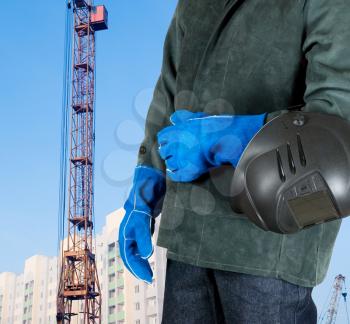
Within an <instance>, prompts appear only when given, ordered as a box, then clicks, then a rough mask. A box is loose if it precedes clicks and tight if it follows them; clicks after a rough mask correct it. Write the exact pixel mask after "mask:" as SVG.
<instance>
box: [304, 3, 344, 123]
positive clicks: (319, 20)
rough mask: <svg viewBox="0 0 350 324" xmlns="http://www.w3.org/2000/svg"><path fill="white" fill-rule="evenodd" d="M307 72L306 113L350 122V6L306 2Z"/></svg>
mask: <svg viewBox="0 0 350 324" xmlns="http://www.w3.org/2000/svg"><path fill="white" fill-rule="evenodd" d="M306 1H307V2H306V7H305V26H306V38H305V41H304V45H303V51H304V53H305V57H306V59H307V62H308V65H307V70H306V91H305V95H304V101H305V107H304V108H303V111H314V112H324V113H329V114H335V115H338V116H340V117H342V118H344V119H347V120H350V27H349V22H350V3H349V1H348V0H306Z"/></svg>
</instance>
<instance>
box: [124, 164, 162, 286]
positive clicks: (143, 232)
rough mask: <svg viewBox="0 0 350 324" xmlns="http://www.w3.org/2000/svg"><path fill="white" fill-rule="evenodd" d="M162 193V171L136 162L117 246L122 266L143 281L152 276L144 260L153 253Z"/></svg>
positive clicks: (148, 280) (149, 279) (147, 263)
mask: <svg viewBox="0 0 350 324" xmlns="http://www.w3.org/2000/svg"><path fill="white" fill-rule="evenodd" d="M164 194H165V177H164V175H163V173H162V172H161V171H160V170H156V169H154V168H151V167H147V166H141V165H140V166H137V167H136V169H135V174H134V181H133V187H132V189H131V192H130V194H129V197H128V199H127V201H126V202H125V204H124V209H125V215H124V218H123V220H122V222H121V224H120V227H119V249H120V256H121V258H122V260H123V262H124V265H125V267H126V268H127V269H128V270H129V271H130V272H131V273H132V274H133V275H134V276H135V277H136V278H138V279H141V280H144V281H145V282H147V283H152V277H153V272H152V269H151V267H150V265H149V262H148V261H147V260H148V259H149V258H150V256H151V255H152V254H153V244H152V234H153V227H154V218H155V217H156V216H158V215H159V213H160V211H161V205H162V202H163V198H164Z"/></svg>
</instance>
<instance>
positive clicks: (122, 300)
mask: <svg viewBox="0 0 350 324" xmlns="http://www.w3.org/2000/svg"><path fill="white" fill-rule="evenodd" d="M116 301H117V304H124V302H125V298H124V294H123V293H122V294H119V295H118V296H117V298H116Z"/></svg>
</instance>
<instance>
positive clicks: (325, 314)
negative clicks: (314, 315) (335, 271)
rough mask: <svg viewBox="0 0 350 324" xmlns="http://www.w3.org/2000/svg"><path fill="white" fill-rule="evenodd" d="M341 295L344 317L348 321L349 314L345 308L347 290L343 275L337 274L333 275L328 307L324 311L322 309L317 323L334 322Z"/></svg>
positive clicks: (331, 323) (328, 323)
mask: <svg viewBox="0 0 350 324" xmlns="http://www.w3.org/2000/svg"><path fill="white" fill-rule="evenodd" d="M341 297H343V300H344V304H345V311H346V319H347V323H350V322H349V315H348V309H347V299H346V298H347V291H346V284H345V277H344V276H343V275H341V274H340V275H338V276H336V277H335V280H334V284H333V289H332V294H331V299H330V302H329V304H328V308H327V309H326V311H322V312H321V314H320V316H319V323H320V324H321V323H324V324H335V323H336V320H337V315H338V310H339V303H340V300H341Z"/></svg>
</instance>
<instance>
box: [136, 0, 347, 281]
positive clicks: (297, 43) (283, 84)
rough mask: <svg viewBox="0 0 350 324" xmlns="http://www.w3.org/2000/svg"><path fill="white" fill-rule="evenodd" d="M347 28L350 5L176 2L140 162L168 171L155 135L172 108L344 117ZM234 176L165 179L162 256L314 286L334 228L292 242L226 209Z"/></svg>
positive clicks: (331, 1) (223, 171) (331, 0)
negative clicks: (164, 252) (299, 110)
mask: <svg viewBox="0 0 350 324" xmlns="http://www.w3.org/2000/svg"><path fill="white" fill-rule="evenodd" d="M349 22H350V4H349V1H348V0H283V1H280V0H264V1H262V0H200V1H198V0H180V1H179V2H178V4H177V8H176V11H175V14H174V17H173V19H172V22H171V25H170V28H169V30H168V33H167V36H166V40H165V46H164V58H163V64H162V69H161V74H160V78H159V80H158V82H157V85H156V88H155V92H154V96H153V100H152V102H151V105H150V108H149V111H148V114H147V120H146V126H145V138H144V140H143V142H142V143H141V147H140V151H139V156H138V163H139V164H144V165H148V166H151V167H154V168H157V169H160V170H163V171H164V170H165V165H164V161H163V160H162V159H161V158H160V157H159V155H158V143H157V137H156V136H157V133H158V132H159V131H160V130H161V129H162V128H164V127H166V126H168V125H169V124H170V121H169V116H170V115H171V114H172V113H173V112H174V111H175V110H177V109H188V110H191V111H204V112H206V113H208V114H260V113H263V112H268V118H269V119H270V118H272V117H274V116H276V115H278V114H280V113H281V112H284V111H286V110H287V109H290V108H293V107H298V106H303V110H304V111H318V112H326V113H331V114H336V115H339V116H341V117H342V118H345V119H347V120H350V28H349ZM325 158H331V157H329V156H327V157H325ZM233 172H234V169H233V168H231V167H227V166H226V167H220V168H216V169H213V170H210V172H209V173H208V174H206V175H204V176H202V177H201V178H199V179H197V180H196V181H194V182H191V183H175V182H172V181H170V179H167V187H166V195H165V199H164V203H163V209H162V215H161V222H160V230H159V235H158V239H157V244H158V245H159V246H162V247H165V248H167V249H168V251H167V257H168V258H170V259H174V260H178V261H182V262H186V263H189V264H193V265H197V266H200V267H206V268H214V269H221V270H228V271H235V272H239V273H246V274H253V275H261V276H269V277H275V278H281V279H284V280H286V281H289V282H291V283H294V284H298V285H301V286H308V287H313V286H315V285H317V284H319V283H320V282H321V281H322V280H323V279H324V277H325V275H326V272H327V269H328V265H329V261H330V257H331V254H332V249H333V246H334V242H335V239H336V236H337V234H338V231H339V227H340V221H333V222H330V223H327V224H323V225H317V226H314V227H312V228H309V229H307V230H303V231H301V232H299V233H297V234H293V235H280V234H274V233H271V232H265V231H263V230H261V229H259V228H258V227H256V226H255V225H253V224H252V223H251V222H250V221H249V220H248V219H247V218H246V217H245V216H244V215H242V214H236V213H234V212H233V211H232V210H231V208H230V205H229V197H228V195H229V186H230V181H231V178H232V175H233ZM262 172H263V170H262Z"/></svg>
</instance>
